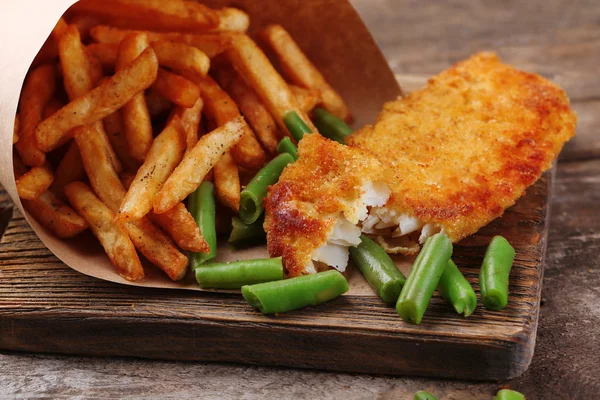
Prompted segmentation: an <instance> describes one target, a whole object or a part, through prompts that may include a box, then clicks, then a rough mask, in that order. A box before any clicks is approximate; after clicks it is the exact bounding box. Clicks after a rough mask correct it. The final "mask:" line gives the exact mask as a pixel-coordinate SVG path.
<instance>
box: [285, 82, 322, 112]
mask: <svg viewBox="0 0 600 400" xmlns="http://www.w3.org/2000/svg"><path fill="white" fill-rule="evenodd" d="M289 86H290V90H291V91H292V93H294V96H296V101H298V105H299V106H300V108H301V109H302V111H304V112H305V113H307V114H308V113H310V112H311V111H312V110H313V109H314V108H315V107H316V106H317V105H318V104H320V103H321V92H320V91H319V90H317V89H305V88H302V87H300V86H296V85H289Z"/></svg>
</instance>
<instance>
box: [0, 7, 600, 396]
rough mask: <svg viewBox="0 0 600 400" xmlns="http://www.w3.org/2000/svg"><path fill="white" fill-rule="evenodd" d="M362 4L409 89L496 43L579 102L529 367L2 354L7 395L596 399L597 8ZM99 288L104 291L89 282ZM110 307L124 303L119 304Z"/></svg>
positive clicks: (557, 192)
mask: <svg viewBox="0 0 600 400" xmlns="http://www.w3.org/2000/svg"><path fill="white" fill-rule="evenodd" d="M353 3H354V4H355V5H356V6H357V8H358V9H359V11H360V12H361V14H362V15H363V18H364V19H365V21H366V23H367V24H368V25H369V27H370V29H371V31H372V32H373V34H374V36H375V38H376V40H377V41H378V42H379V43H380V45H381V46H382V48H383V50H384V53H385V54H386V56H387V57H388V59H389V60H390V63H391V65H392V67H393V68H394V71H395V72H396V73H398V74H399V75H400V78H401V80H400V82H401V84H402V85H403V86H404V87H410V85H417V86H418V85H420V84H421V82H423V79H424V78H425V77H426V76H428V75H429V74H433V73H436V72H438V71H439V70H440V69H443V68H445V67H447V66H448V65H449V64H450V63H452V62H454V61H456V60H458V59H460V58H463V57H465V56H467V55H468V54H470V53H471V52H474V51H477V50H480V49H496V50H498V51H499V53H500V55H501V56H503V58H504V59H505V60H506V61H508V62H511V63H514V64H515V65H517V66H519V67H522V68H527V69H529V70H533V71H537V72H540V73H542V74H545V75H546V76H549V77H550V78H552V79H554V80H556V81H558V82H559V83H560V84H561V85H563V86H564V87H565V89H566V90H567V92H568V93H569V94H570V96H571V98H572V99H573V103H574V107H575V109H576V110H577V111H578V113H579V119H580V124H579V127H578V133H577V137H576V138H575V140H574V141H572V142H571V143H570V144H569V145H568V146H567V148H566V149H565V151H564V152H563V155H562V157H561V161H560V162H559V164H558V170H557V179H556V182H555V185H554V196H553V197H552V200H551V206H552V208H551V213H550V215H551V222H550V232H549V239H548V253H547V262H546V269H545V278H544V286H543V290H542V307H541V313H540V320H539V329H538V338H537V343H536V348H535V356H534V358H533V362H532V364H531V366H530V368H529V369H528V370H527V371H526V372H525V373H524V374H523V375H522V376H521V377H519V378H517V379H513V380H512V381H509V382H497V383H478V384H476V383H471V382H456V381H441V380H427V379H413V378H410V379H409V378H394V377H379V376H370V375H351V374H335V373H324V372H313V371H301V370H294V369H280V368H265V367H238V366H234V365H223V364H203V363H183V362H153V361H143V360H132V359H107V358H81V357H60V356H43V355H35V354H32V355H28V354H15V353H5V354H3V355H0V370H1V371H2V374H1V375H0V397H6V398H12V397H21V398H27V397H33V398H40V397H47V398H68V397H79V398H97V397H103V398H123V397H132V398H139V397H144V398H149V397H150V398H188V397H194V398H324V399H336V398H344V399H369V398H381V399H404V398H410V396H411V395H412V393H414V392H415V391H417V390H420V389H426V390H429V391H431V392H432V393H435V394H436V395H437V396H438V398H440V399H491V397H492V396H493V394H494V393H495V392H496V391H497V390H498V389H499V388H500V387H502V386H505V385H510V386H511V387H512V388H514V389H517V390H520V391H522V392H523V393H525V394H526V395H527V398H528V399H546V398H553V399H587V398H589V399H593V398H596V397H597V393H598V391H599V390H600V383H599V380H598V376H599V375H600V374H599V368H598V365H600V350H599V347H600V346H598V337H599V335H600V330H599V328H598V327H599V326H600V313H599V312H598V307H597V304H598V302H599V301H600V268H599V267H600V264H599V262H598V258H597V254H598V251H599V250H600V240H599V239H600V237H599V233H598V232H599V231H600V213H598V204H599V201H600V185H599V183H600V160H598V155H599V153H600V142H599V139H598V137H599V136H598V134H597V131H596V125H598V123H599V122H600V119H599V118H598V117H597V116H598V115H600V109H599V107H600V106H599V105H600V103H599V102H598V101H597V99H598V98H600V80H599V79H598V77H597V68H596V66H597V64H598V63H597V61H598V54H600V51H599V50H600V37H599V36H600V30H599V29H598V25H599V24H598V21H599V20H600V4H598V3H597V2H594V1H565V0H550V1H544V2H542V1H532V2H518V1H502V2H500V1H498V2H489V1H470V2H466V1H444V2H442V1H432V2H418V1H403V0H402V1H400V0H354V1H353ZM15 234H16V235H18V234H21V233H19V232H18V231H15ZM31 246H34V243H31ZM41 261H44V260H41ZM58 286H60V285H58ZM54 290H55V292H61V291H65V290H66V289H65V288H60V287H56V288H54ZM90 290H92V291H93V290H96V289H95V288H94V287H93V285H92V286H91V289H90ZM42 295H44V293H42ZM81 300H82V299H80V301H81ZM108 305H109V306H117V305H118V302H108ZM121 306H124V305H123V304H121ZM129 306H130V307H131V305H129ZM107 345H110V343H109V344H107Z"/></svg>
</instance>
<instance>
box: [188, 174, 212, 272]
mask: <svg viewBox="0 0 600 400" xmlns="http://www.w3.org/2000/svg"><path fill="white" fill-rule="evenodd" d="M213 191H214V186H213V184H212V183H211V182H207V181H204V182H202V183H201V184H200V186H199V187H198V189H196V190H195V191H194V192H192V194H190V196H189V198H188V210H189V211H190V214H192V216H193V217H194V219H195V220H196V224H197V225H198V227H199V228H200V232H201V233H202V236H204V240H206V242H207V243H208V246H209V247H210V252H209V253H190V255H189V258H190V267H191V269H192V271H193V270H195V269H196V268H198V266H200V265H202V264H204V263H205V262H207V261H210V260H212V259H213V258H215V257H216V255H217V229H216V227H215V197H214V194H213Z"/></svg>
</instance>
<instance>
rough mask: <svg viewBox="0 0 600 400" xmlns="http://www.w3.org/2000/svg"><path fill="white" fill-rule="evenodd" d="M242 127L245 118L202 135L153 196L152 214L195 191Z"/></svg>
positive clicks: (238, 136)
mask: <svg viewBox="0 0 600 400" xmlns="http://www.w3.org/2000/svg"><path fill="white" fill-rule="evenodd" d="M245 126H246V123H245V122H244V119H243V118H242V117H236V118H234V119H233V120H231V121H229V122H228V123H226V124H225V125H222V126H221V127H219V128H217V129H215V130H214V131H212V132H210V133H208V134H206V135H204V136H202V137H201V138H200V140H198V143H196V146H194V148H193V149H192V150H191V151H190V152H188V153H187V154H186V155H185V157H184V158H183V160H182V161H181V163H180V164H179V166H177V168H175V171H173V173H172V174H171V176H170V177H169V179H167V181H166V182H165V184H164V185H163V187H162V189H161V190H160V192H159V193H158V194H157V195H156V196H155V197H154V199H153V202H152V203H153V206H154V212H155V213H157V214H162V213H164V212H166V211H167V210H169V209H170V208H172V207H174V206H175V205H176V204H177V203H179V202H180V201H182V200H183V199H185V198H186V197H187V196H188V195H189V194H190V193H192V192H193V191H194V190H196V189H197V188H198V186H200V183H201V182H202V180H203V179H204V177H205V175H206V174H207V173H208V171H210V170H211V169H212V167H213V166H214V165H215V164H216V163H217V161H219V158H221V156H222V155H223V154H225V152H227V151H228V150H229V149H230V148H231V147H232V146H233V145H235V144H236V143H237V142H238V141H239V140H240V139H241V137H242V135H243V134H244V128H245Z"/></svg>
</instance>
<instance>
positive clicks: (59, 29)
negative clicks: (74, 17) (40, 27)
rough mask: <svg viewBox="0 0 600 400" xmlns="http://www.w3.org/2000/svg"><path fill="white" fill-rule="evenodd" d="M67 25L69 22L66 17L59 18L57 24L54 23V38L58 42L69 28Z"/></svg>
mask: <svg viewBox="0 0 600 400" xmlns="http://www.w3.org/2000/svg"><path fill="white" fill-rule="evenodd" d="M67 26H68V25H67V22H66V21H65V19H64V18H62V17H61V18H59V20H58V22H57V23H56V25H54V29H52V33H51V35H52V37H53V38H54V40H56V41H57V42H58V41H59V40H60V38H61V36H62V35H63V33H65V31H66V30H67Z"/></svg>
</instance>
